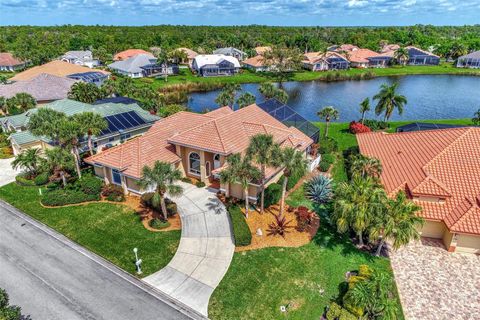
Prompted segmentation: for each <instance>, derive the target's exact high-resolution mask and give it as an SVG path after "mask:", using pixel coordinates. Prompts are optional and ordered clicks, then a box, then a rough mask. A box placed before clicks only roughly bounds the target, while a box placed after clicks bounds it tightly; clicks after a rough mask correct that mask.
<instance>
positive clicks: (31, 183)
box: [15, 173, 35, 187]
mask: <svg viewBox="0 0 480 320" xmlns="http://www.w3.org/2000/svg"><path fill="white" fill-rule="evenodd" d="M15 181H17V183H18V184H19V185H22V186H27V187H30V186H35V181H34V180H31V179H27V178H25V175H24V174H23V173H21V174H19V175H17V176H16V177H15Z"/></svg>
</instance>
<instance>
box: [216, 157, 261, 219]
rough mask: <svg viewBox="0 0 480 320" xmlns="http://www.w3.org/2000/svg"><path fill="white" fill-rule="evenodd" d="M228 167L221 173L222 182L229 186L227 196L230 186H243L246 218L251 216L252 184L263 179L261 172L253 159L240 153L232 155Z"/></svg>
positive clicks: (228, 159) (228, 160)
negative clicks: (250, 189)
mask: <svg viewBox="0 0 480 320" xmlns="http://www.w3.org/2000/svg"><path fill="white" fill-rule="evenodd" d="M226 162H227V166H226V168H225V169H224V170H222V171H221V172H220V181H221V182H222V183H226V184H228V187H227V196H228V193H229V192H230V190H229V189H230V184H231V183H238V184H240V185H241V187H242V190H243V193H244V197H245V216H246V217H247V218H248V214H249V207H250V205H249V201H248V199H249V194H248V188H249V186H250V183H252V182H254V181H257V180H258V179H260V177H261V173H260V170H258V168H257V167H255V166H254V165H253V164H252V161H251V158H250V157H248V156H243V157H242V155H241V154H240V153H235V154H232V155H230V156H229V157H228V158H227V160H226Z"/></svg>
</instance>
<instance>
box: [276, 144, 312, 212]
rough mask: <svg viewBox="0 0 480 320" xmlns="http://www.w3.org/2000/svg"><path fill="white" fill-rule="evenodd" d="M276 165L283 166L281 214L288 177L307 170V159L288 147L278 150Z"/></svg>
mask: <svg viewBox="0 0 480 320" xmlns="http://www.w3.org/2000/svg"><path fill="white" fill-rule="evenodd" d="M277 157H278V166H279V167H283V177H284V179H283V185H282V197H281V199H280V215H283V210H284V207H285V194H286V192H287V184H288V179H289V178H290V177H291V176H292V175H293V174H298V175H299V176H303V175H304V174H305V173H306V171H307V160H306V159H305V156H304V155H303V154H302V153H301V152H299V151H297V150H295V149H293V148H290V147H287V148H284V149H282V150H280V152H279V153H278V155H277Z"/></svg>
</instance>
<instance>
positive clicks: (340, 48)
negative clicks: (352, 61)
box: [327, 44, 360, 53]
mask: <svg viewBox="0 0 480 320" xmlns="http://www.w3.org/2000/svg"><path fill="white" fill-rule="evenodd" d="M358 49H360V48H359V47H357V46H356V45H353V44H342V45H333V46H330V47H328V48H327V51H334V52H340V53H342V52H345V51H353V50H358Z"/></svg>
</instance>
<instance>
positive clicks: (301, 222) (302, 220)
mask: <svg viewBox="0 0 480 320" xmlns="http://www.w3.org/2000/svg"><path fill="white" fill-rule="evenodd" d="M295 215H296V216H297V228H298V229H299V230H300V231H304V230H305V229H307V228H308V227H309V226H310V225H311V224H312V222H313V220H314V219H315V216H316V215H315V212H314V211H312V210H309V209H308V208H307V207H304V206H300V207H298V208H297V210H296V211H295Z"/></svg>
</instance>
